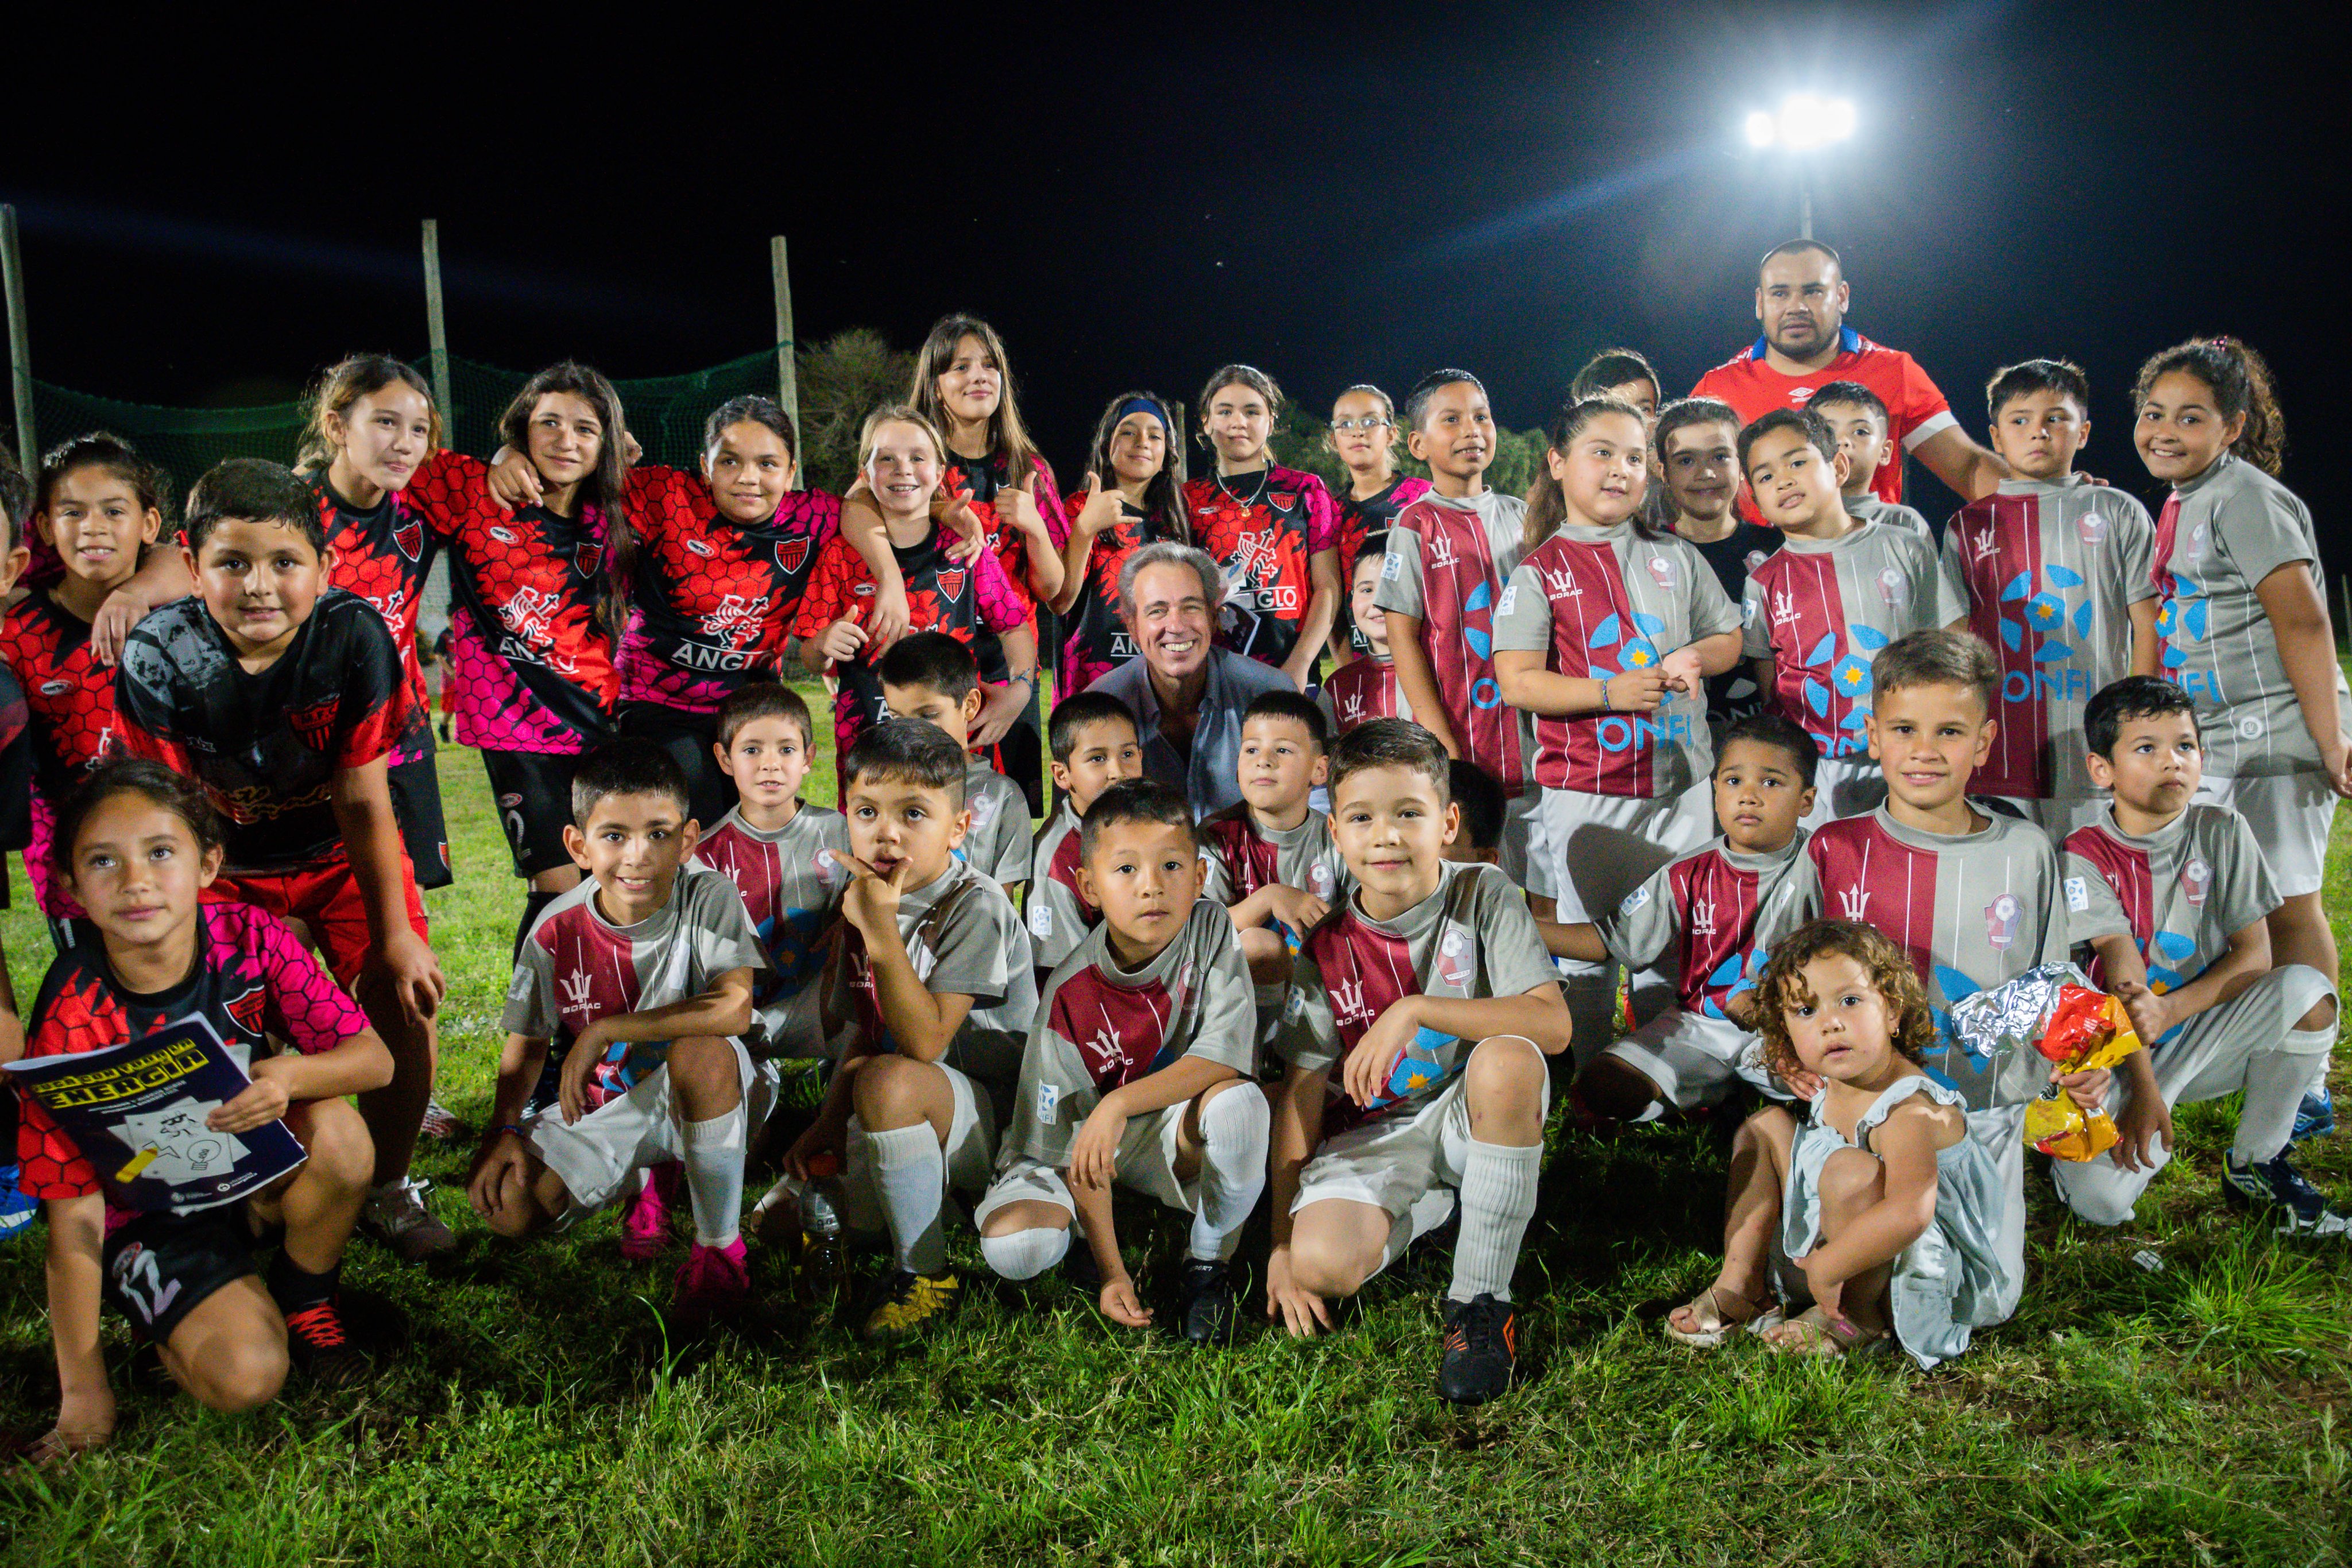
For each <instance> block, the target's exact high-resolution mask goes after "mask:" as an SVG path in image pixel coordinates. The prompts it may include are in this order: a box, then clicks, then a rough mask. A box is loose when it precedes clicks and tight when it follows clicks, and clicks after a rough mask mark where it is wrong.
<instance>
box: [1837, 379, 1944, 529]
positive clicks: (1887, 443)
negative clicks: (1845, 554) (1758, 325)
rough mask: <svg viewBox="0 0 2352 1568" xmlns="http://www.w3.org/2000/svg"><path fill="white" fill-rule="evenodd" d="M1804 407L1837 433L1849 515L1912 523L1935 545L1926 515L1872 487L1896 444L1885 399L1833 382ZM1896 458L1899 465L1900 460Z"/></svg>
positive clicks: (1868, 520) (1860, 519) (1857, 384)
mask: <svg viewBox="0 0 2352 1568" xmlns="http://www.w3.org/2000/svg"><path fill="white" fill-rule="evenodd" d="M1805 406H1806V407H1807V408H1810V409H1811V410H1812V411H1813V412H1814V413H1818V414H1820V415H1821V416H1822V420H1823V421H1824V422H1826V423H1828V425H1829V427H1830V433H1831V434H1832V435H1835V436H1836V437H1837V444H1838V450H1839V451H1840V452H1843V453H1844V454H1845V461H1846V475H1845V483H1844V484H1843V485H1842V486H1839V494H1840V496H1841V497H1843V500H1844V502H1845V509H1846V515H1847V516H1849V517H1853V518H1854V519H1855V520H1856V521H1858V522H1864V523H1884V524H1885V525H1886V526H1887V527H1888V528H1908V529H1910V530H1911V531H1912V532H1913V533H1915V534H1917V535H1918V536H1919V537H1920V538H1923V539H1926V540H1927V542H1928V543H1929V544H1931V545H1932V544H1934V543H1935V542H1936V536H1935V534H1934V533H1933V532H1932V531H1931V530H1930V529H1929V528H1928V527H1927V518H1925V517H1921V516H1920V515H1919V514H1918V513H1917V512H1916V511H1914V510H1912V509H1911V508H1910V507H1906V506H1905V505H1904V504H1903V503H1902V502H1900V501H1889V500H1885V499H1882V498H1881V497H1879V496H1878V495H1877V493H1876V492H1875V491H1874V490H1873V489H1872V488H1871V484H1872V481H1874V480H1875V479H1876V478H1877V477H1878V470H1879V469H1880V468H1881V467H1883V466H1884V465H1885V463H1886V460H1887V457H1888V455H1890V454H1891V453H1892V451H1893V449H1894V439H1893V434H1894V433H1893V430H1892V428H1891V426H1890V425H1889V424H1888V423H1887V418H1886V404H1885V402H1883V401H1881V400H1880V398H1879V395H1878V394H1877V393H1876V392H1873V391H1871V390H1870V389H1869V388H1868V387H1866V386H1864V385H1863V384H1862V383H1861V382H1830V384H1829V385H1827V386H1825V387H1823V388H1822V389H1821V391H1819V392H1815V393H1814V394H1813V395H1812V398H1811V401H1809V402H1807V403H1806V404H1805ZM1895 462H1896V463H1897V464H1900V463H1901V462H1902V459H1901V458H1899V457H1897V458H1895Z"/></svg>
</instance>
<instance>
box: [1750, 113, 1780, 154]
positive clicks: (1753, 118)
mask: <svg viewBox="0 0 2352 1568" xmlns="http://www.w3.org/2000/svg"><path fill="white" fill-rule="evenodd" d="M1773 130H1774V128H1773V124H1772V117H1771V116H1770V115H1769V114H1767V113H1765V112H1764V111H1763V110H1760V109H1759V110H1757V111H1756V112H1755V113H1753V114H1751V115H1749V116H1748V145H1749V146H1750V147H1769V146H1771V145H1772V136H1773Z"/></svg>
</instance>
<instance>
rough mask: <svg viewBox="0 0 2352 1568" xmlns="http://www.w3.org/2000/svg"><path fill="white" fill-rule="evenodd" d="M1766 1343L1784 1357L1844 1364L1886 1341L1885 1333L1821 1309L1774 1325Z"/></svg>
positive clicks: (1803, 1313) (1807, 1309) (1813, 1309)
mask: <svg viewBox="0 0 2352 1568" xmlns="http://www.w3.org/2000/svg"><path fill="white" fill-rule="evenodd" d="M1774 1331H1775V1332H1771V1333H1767V1334H1765V1335H1764V1343H1765V1344H1766V1345H1768V1346H1769V1347H1770V1348H1771V1349H1772V1350H1773V1351H1774V1352H1775V1353H1777V1354H1781V1355H1818V1356H1825V1357H1828V1358H1830V1359H1832V1360H1841V1359H1843V1357H1845V1356H1846V1355H1848V1354H1852V1353H1853V1352H1855V1351H1862V1350H1867V1349H1869V1348H1870V1347H1871V1346H1873V1345H1875V1344H1879V1343H1884V1342H1885V1339H1886V1331H1885V1329H1865V1328H1864V1327H1862V1326H1861V1325H1860V1324H1858V1323H1855V1322H1853V1321H1851V1320H1850V1319H1846V1318H1833V1317H1831V1316H1830V1315H1829V1314H1828V1313H1826V1312H1822V1310H1821V1308H1819V1307H1808V1308H1806V1309H1805V1310H1804V1311H1803V1312H1800V1313H1798V1314H1797V1315H1796V1316H1795V1317H1793V1318H1790V1319H1789V1320H1788V1321H1787V1322H1782V1323H1779V1324H1776V1325H1774Z"/></svg>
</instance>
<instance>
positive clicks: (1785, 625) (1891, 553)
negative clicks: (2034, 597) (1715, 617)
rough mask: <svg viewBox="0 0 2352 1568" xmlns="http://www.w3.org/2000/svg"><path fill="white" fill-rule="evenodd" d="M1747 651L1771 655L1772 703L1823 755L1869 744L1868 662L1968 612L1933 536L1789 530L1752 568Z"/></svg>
mask: <svg viewBox="0 0 2352 1568" xmlns="http://www.w3.org/2000/svg"><path fill="white" fill-rule="evenodd" d="M1741 612H1742V619H1743V620H1744V621H1745V622H1746V623H1747V635H1746V638H1745V641H1744V643H1743V652H1745V653H1747V655H1748V657H1749V658H1751V659H1769V660H1771V661H1772V689H1771V692H1770V695H1769V698H1768V699H1767V706H1770V707H1772V708H1773V709H1775V710H1776V711H1778V712H1779V713H1780V715H1781V716H1783V717H1785V718H1787V719H1788V720H1789V721H1790V723H1792V724H1795V725H1797V726H1798V727H1800V728H1801V729H1803V730H1804V731H1805V733H1806V734H1808V735H1810V736H1811V737H1813V739H1814V740H1815V741H1817V742H1819V743H1820V746H1821V748H1822V756H1823V757H1854V756H1860V755H1863V754H1865V753H1867V752H1868V751H1869V749H1870V737H1869V734H1868V733H1867V727H1868V725H1869V722H1870V694H1871V689H1872V687H1871V674H1870V662H1871V660H1872V659H1873V658H1874V657H1876V656H1877V653H1878V651H1879V650H1880V649H1882V648H1884V647H1885V646H1886V645H1887V644H1888V643H1892V642H1894V641H1895V639H1896V638H1898V637H1902V636H1905V635H1906V634H1908V633H1910V632H1923V631H1928V630H1931V629H1933V628H1935V627H1938V626H1948V625H1950V624H1951V623H1952V622H1955V621H1958V620H1959V619H1960V618H1961V617H1962V616H1963V615H1965V614H1967V613H1968V602H1967V601H1965V600H1963V599H1962V598H1961V597H1960V591H1959V587H1958V584H1957V583H1956V582H1955V581H1954V580H1953V579H1952V577H1951V574H1950V573H1949V572H1948V570H1945V568H1944V566H1943V564H1942V563H1941V562H1940V561H1938V560H1937V559H1936V552H1935V551H1934V549H1931V548H1930V547H1929V546H1928V544H1927V540H1925V539H1923V538H1918V537H1917V536H1916V535H1915V534H1910V533H1906V532H1904V531H1902V530H1900V529H1897V528H1875V527H1872V526H1870V525H1867V524H1865V525H1864V526H1863V527H1861V528H1855V529H1854V530H1853V532H1851V533H1848V534H1844V535H1841V536H1840V537H1839V538H1833V539H1811V538H1800V537H1799V536H1797V535H1794V534H1791V535H1789V536H1787V537H1786V538H1784V539H1783V540H1782V541H1781V545H1780V549H1779V551H1778V552H1776V553H1775V554H1773V555H1771V556H1769V557H1768V558H1766V559H1763V560H1761V561H1759V562H1758V563H1757V564H1756V566H1755V567H1754V568H1753V569H1752V570H1750V571H1749V572H1748V592H1747V597H1746V601H1745V602H1744V603H1743V604H1742V605H1741Z"/></svg>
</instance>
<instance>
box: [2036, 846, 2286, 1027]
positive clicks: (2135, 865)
mask: <svg viewBox="0 0 2352 1568" xmlns="http://www.w3.org/2000/svg"><path fill="white" fill-rule="evenodd" d="M2065 851H2066V853H2065V873H2066V880H2065V892H2066V919H2067V929H2068V932H2069V934H2070V935H2071V936H2073V938H2074V940H2075V941H2077V942H2089V941H2092V940H2094V939H2095V938H2097V937H2101V936H2128V937H2130V938H2131V940H2132V945H2133V946H2135V947H2137V948H2138V949H2139V955H2140V956H2141V958H2143V959H2145V960H2146V961H2147V988H2148V989H2149V990H2151V991H2154V992H2155V993H2157V995H2158V996H2162V995H2164V994H2165V993H2166V992H2167V991H2177V990H2179V988H2181V987H2183V986H2185V985H2187V984H2189V981H2191V980H2193V979H2195V978H2196V977H2198V976H2200V975H2201V974H2203V973H2204V972H2205V970H2206V968H2207V967H2208V966H2210V964H2211V963H2212V962H2213V961H2214V960H2215V959H2216V958H2219V957H2221V956H2223V955H2224V954H2226V953H2227V952H2228V951H2229V950H2230V937H2231V935H2232V934H2234V933H2236V932H2239V931H2242V930H2244V929H2245V928H2246V927H2247V926H2249V925H2252V924H2253V923H2254V922H2255V921H2257V920H2260V919H2262V918H2263V917H2264V916H2266V915H2269V914H2270V912H2271V911H2272V910H2273V909H2276V908H2277V907H2278V906H2279V895H2278V889H2277V888H2276V887H2275V886H2273V884H2272V882H2271V873H2270V869H2269V867H2267V866H2266V865H2265V864H2264V863H2263V848H2262V845H2261V844H2260V843H2258V842H2256V841H2255V839H2254V831H2253V830H2252V828H2250V827H2248V826H2247V825H2246V820H2245V819H2244V818H2243V817H2241V816H2240V815H2238V813H2237V812H2235V811H2232V810H2230V808H2229V807H2227V806H2212V805H2194V806H2191V807H2189V809H2188V810H2185V811H2183V812H2181V813H2180V815H2179V816H2178V817H2175V818H2174V819H2173V820H2172V821H2169V822H2168V823H2166V824H2165V825H2164V826H2163V827H2161V828H2158V830H2157V831H2154V832H2152V833H2149V834H2147V836H2145V837H2138V836H2135V835H2133V834H2130V833H2126V832H2125V831H2123V830H2122V829H2121V828H2118V827H2116V821H2115V815H2114V813H2113V812H2112V811H2109V812H2106V813H2105V814H2103V815H2102V816H2101V817H2100V819H2099V821H2096V822H2094V823H2092V824H2090V825H2089V826H2087V827H2082V828H2077V829H2075V830H2074V832H2072V833H2070V834H2068V835H2067V838H2066V845H2065ZM2087 973H2088V974H2089V975H2090V977H2091V980H2092V982H2093V983H2094V984H2095V985H2105V983H2106V977H2105V975H2104V974H2103V973H2102V966H2101V965H2100V964H2099V962H2098V961H2097V960H2096V959H2094V960H2093V961H2092V964H2091V967H2090V968H2089V969H2088V971H2087ZM2165 1038H2166V1039H2170V1038H2171V1036H2170V1035H2169V1034H2168V1035H2167V1036H2166V1037H2165ZM2148 1043H2149V1044H2150V1045H2154V1044H2156V1043H2157V1042H2156V1041H2155V1040H2150V1041H2148Z"/></svg>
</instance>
